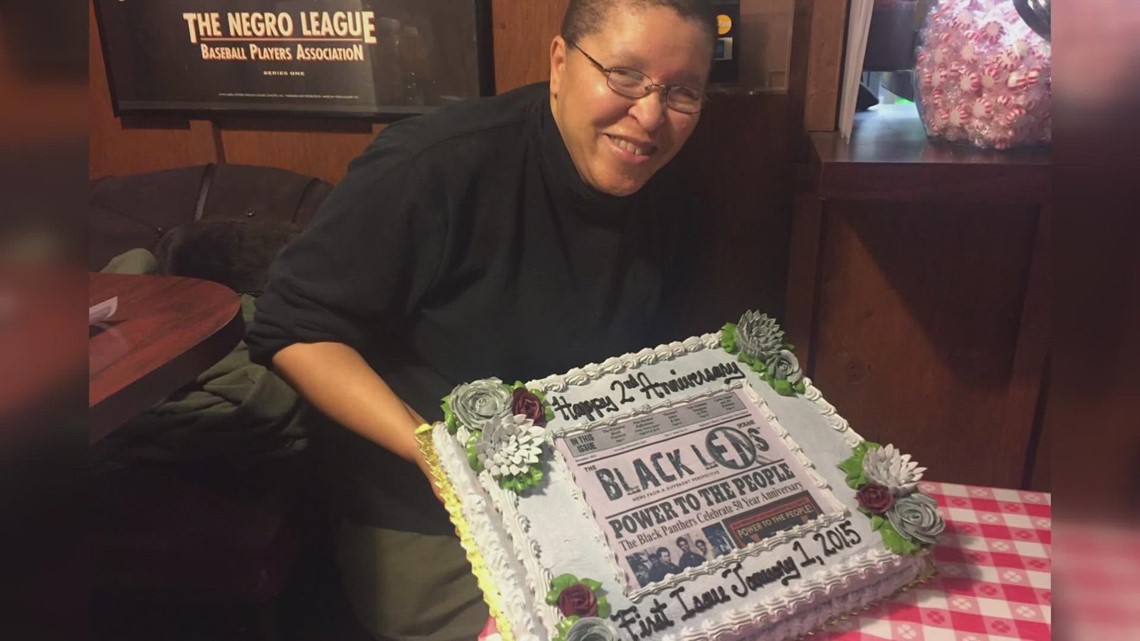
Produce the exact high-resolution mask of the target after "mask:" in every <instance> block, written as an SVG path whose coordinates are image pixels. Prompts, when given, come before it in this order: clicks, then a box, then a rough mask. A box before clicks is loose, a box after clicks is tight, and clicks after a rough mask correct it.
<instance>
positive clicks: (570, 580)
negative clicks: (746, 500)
mask: <svg viewBox="0 0 1140 641" xmlns="http://www.w3.org/2000/svg"><path fill="white" fill-rule="evenodd" d="M575 583H578V577H576V576H574V575H573V574H559V575H558V576H556V577H554V578H553V579H551V580H550V587H551V588H552V589H554V590H557V591H558V593H559V594H562V591H563V590H565V589H566V588H568V587H570V586H571V585H574V584H575Z"/></svg>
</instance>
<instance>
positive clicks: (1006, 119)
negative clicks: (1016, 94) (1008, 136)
mask: <svg viewBox="0 0 1140 641" xmlns="http://www.w3.org/2000/svg"><path fill="white" fill-rule="evenodd" d="M1023 117H1025V109H1023V108H1021V107H1011V108H1010V109H1009V111H1007V112H1005V113H1004V114H1002V117H1001V122H1002V123H1004V124H1005V125H1006V126H1009V127H1012V126H1014V125H1016V124H1017V123H1018V121H1020V120H1021V119H1022V118H1023Z"/></svg>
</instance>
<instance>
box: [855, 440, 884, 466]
mask: <svg viewBox="0 0 1140 641" xmlns="http://www.w3.org/2000/svg"><path fill="white" fill-rule="evenodd" d="M880 447H882V445H879V444H878V443H876V442H874V441H863V442H862V443H860V444H858V445H856V446H855V449H854V452H855V454H856V456H858V457H859V463H860V464H862V463H863V457H864V456H866V454H867V452H869V451H871V450H877V449H879V448H880Z"/></svg>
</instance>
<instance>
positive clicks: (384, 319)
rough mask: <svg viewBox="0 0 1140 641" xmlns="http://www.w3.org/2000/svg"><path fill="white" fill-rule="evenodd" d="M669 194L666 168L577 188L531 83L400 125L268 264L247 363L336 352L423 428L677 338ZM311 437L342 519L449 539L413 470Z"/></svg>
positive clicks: (338, 441)
mask: <svg viewBox="0 0 1140 641" xmlns="http://www.w3.org/2000/svg"><path fill="white" fill-rule="evenodd" d="M678 178H679V177H678V176H674V175H671V169H670V167H666V168H665V169H663V170H661V171H660V172H658V173H657V175H655V176H654V177H653V178H652V179H651V180H650V181H649V182H648V183H647V184H646V185H645V186H644V187H643V188H642V189H641V190H639V191H638V192H637V193H635V194H633V195H630V196H626V197H621V198H618V197H613V196H608V195H605V194H602V193H600V192H598V191H596V190H594V189H593V188H591V187H590V186H588V185H587V184H585V183H584V182H583V181H582V179H581V178H580V177H579V175H578V173H577V171H576V170H575V168H574V165H573V163H572V161H571V159H570V155H569V152H568V151H567V150H566V146H565V144H564V143H563V140H562V137H561V135H560V134H559V131H558V126H557V124H556V123H555V122H554V118H553V116H552V114H551V111H550V104H549V87H548V85H547V84H545V83H542V84H535V85H530V86H526V87H522V88H520V89H517V90H514V91H510V92H507V93H504V94H502V95H500V96H496V97H494V98H487V99H481V100H475V101H470V102H465V103H462V104H459V105H456V106H453V107H449V108H447V109H444V110H441V111H438V112H436V113H433V114H430V115H426V116H421V117H418V118H413V119H409V120H404V121H400V122H398V123H396V124H393V125H391V126H390V127H388V128H386V129H385V130H384V131H383V132H381V134H380V135H379V136H377V137H376V139H375V140H374V141H373V142H372V143H371V144H370V145H369V146H368V148H367V149H366V150H365V151H364V153H363V154H362V155H361V156H360V157H359V158H357V159H355V160H354V161H353V162H352V163H351V164H350V165H349V170H348V174H347V176H345V178H344V180H343V181H342V182H341V183H340V184H339V185H338V186H337V187H336V189H335V190H334V191H333V192H332V194H331V195H330V196H329V197H328V198H327V199H326V201H325V202H324V204H323V205H322V207H321V210H320V212H319V213H318V215H317V217H316V218H315V220H314V221H313V222H312V223H311V225H310V226H309V228H308V229H307V230H306V231H305V233H304V234H303V235H302V236H301V238H300V239H298V240H297V241H296V242H295V243H294V244H293V245H292V246H290V247H289V248H288V249H287V250H286V251H285V252H284V253H283V254H282V256H281V257H280V258H279V259H278V260H277V262H276V263H275V264H274V267H273V270H272V274H271V280H270V284H269V288H268V290H267V291H266V292H265V294H264V295H263V296H261V298H260V299H259V300H258V302H257V314H256V318H255V320H254V323H253V325H252V327H251V328H250V330H249V335H248V338H247V341H248V343H249V346H250V351H251V354H252V356H253V358H254V360H255V361H257V362H260V363H263V364H269V362H270V360H271V359H272V357H273V354H274V353H276V352H277V351H278V350H280V349H281V348H283V347H286V346H287V345H290V344H292V343H298V342H304V343H311V342H320V341H336V342H342V343H346V344H348V345H350V346H352V347H354V348H356V349H357V350H358V351H359V352H360V353H361V354H362V355H363V356H364V358H365V359H366V360H367V361H368V362H369V364H371V366H372V367H373V368H375V370H376V371H377V373H379V374H380V376H382V377H383V378H384V380H385V381H386V382H387V383H388V385H390V386H391V387H392V389H393V390H394V391H395V392H396V394H398V395H399V396H400V398H402V399H403V400H404V401H405V402H406V403H408V404H409V405H411V406H412V407H414V408H415V409H416V411H418V412H419V413H420V414H421V415H423V416H424V418H426V419H427V420H429V421H432V420H438V419H440V418H442V412H441V410H440V399H441V398H442V397H443V396H445V395H446V394H448V393H449V392H450V391H451V389H452V388H453V387H454V386H455V385H456V384H458V383H460V382H464V381H470V380H474V379H479V378H486V377H491V376H494V377H498V378H500V379H502V380H504V381H507V382H510V381H515V380H523V381H525V380H530V379H534V378H540V377H543V376H546V375H549V374H555V373H561V372H564V371H566V370H568V369H570V368H572V367H575V366H580V365H584V364H586V363H590V362H599V361H601V360H603V359H605V358H607V357H610V356H615V355H620V354H623V353H626V352H629V351H635V350H638V349H641V348H643V347H647V346H652V345H655V344H657V343H659V342H660V341H661V340H662V339H669V340H672V339H676V338H679V337H677V336H663V335H661V334H660V333H659V332H660V328H659V326H658V323H657V320H658V318H659V314H660V313H661V311H662V306H663V304H664V303H665V297H666V294H667V292H668V285H669V284H670V283H671V282H672V281H673V279H674V278H675V277H676V276H678V274H676V273H675V272H676V270H678V269H681V268H682V266H681V265H679V264H678V262H679V261H678V260H677V257H678V256H679V255H680V254H681V253H683V252H682V251H681V250H682V249H683V244H684V243H690V242H694V240H693V239H692V238H691V236H689V227H690V226H691V225H692V223H693V222H694V220H693V218H692V216H693V210H692V207H691V206H690V204H691V200H690V199H689V198H688V196H687V194H686V193H685V192H683V191H681V190H680V188H679V186H680V185H681V184H683V183H685V181H684V180H683V179H680V180H679V179H678ZM314 414H315V412H314ZM314 418H316V417H314ZM315 431H316V432H317V433H316V434H315V435H314V441H315V445H316V447H317V448H318V450H319V451H320V452H319V455H320V457H321V458H322V459H323V460H324V462H325V463H326V465H324V466H323V467H324V468H325V469H326V470H327V471H329V472H331V473H330V474H328V475H327V478H326V480H327V481H328V482H329V483H331V485H332V490H333V497H334V501H335V504H336V505H337V507H339V508H340V510H341V512H342V514H343V515H344V516H346V517H348V518H350V519H353V520H356V521H360V522H363V523H368V524H371V525H375V526H381V527H389V528H394V529H400V530H406V531H415V532H426V533H450V532H452V531H453V528H452V526H451V525H450V523H449V522H448V520H447V516H446V513H445V512H444V510H443V509H442V507H441V506H440V505H439V503H438V502H437V501H436V500H435V498H434V497H433V495H432V493H431V490H430V488H429V486H428V484H427V481H426V480H425V479H424V478H423V475H422V474H421V473H420V472H419V470H418V469H417V468H416V467H415V466H413V465H411V464H409V463H407V462H405V461H403V460H402V459H400V458H398V457H396V456H395V455H393V454H391V453H389V452H387V451H386V450H384V449H382V448H381V447H379V446H377V445H374V444H372V443H371V442H370V441H367V440H366V439H364V438H363V437H360V436H357V435H356V434H355V433H352V432H350V431H349V430H347V429H344V428H341V427H338V426H329V425H327V424H325V425H323V426H321V427H319V428H317V429H316V430H315Z"/></svg>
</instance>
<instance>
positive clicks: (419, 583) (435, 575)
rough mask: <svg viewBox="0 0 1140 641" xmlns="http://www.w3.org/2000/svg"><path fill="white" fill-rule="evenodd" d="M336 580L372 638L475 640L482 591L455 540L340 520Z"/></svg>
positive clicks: (482, 614) (483, 619) (483, 617)
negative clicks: (339, 576)
mask: <svg viewBox="0 0 1140 641" xmlns="http://www.w3.org/2000/svg"><path fill="white" fill-rule="evenodd" d="M334 542H335V545H336V559H337V565H338V566H339V567H340V575H341V581H342V583H343V584H344V589H345V592H346V594H347V596H348V600H349V602H350V603H351V605H352V609H353V611H354V612H355V613H356V618H357V619H358V620H359V621H360V623H361V624H362V625H363V626H364V628H365V629H366V630H367V631H368V632H369V633H371V634H372V636H374V637H375V638H376V639H378V640H380V641H475V638H476V637H477V636H478V635H479V633H480V632H481V631H482V630H483V626H484V625H485V624H486V623H487V617H488V616H489V615H488V612H487V606H486V604H485V603H484V602H483V593H482V592H481V591H480V590H479V586H478V584H477V583H476V582H475V575H473V574H471V565H470V564H468V562H467V557H466V555H465V553H464V551H463V548H462V547H461V546H460V545H459V539H457V538H455V537H454V536H433V535H428V534H415V533H412V532H400V531H398V530H388V529H384V528H376V527H370V526H367V525H360V524H357V523H352V522H349V521H341V522H340V524H339V526H338V527H337V528H336V533H335V539H334Z"/></svg>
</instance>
